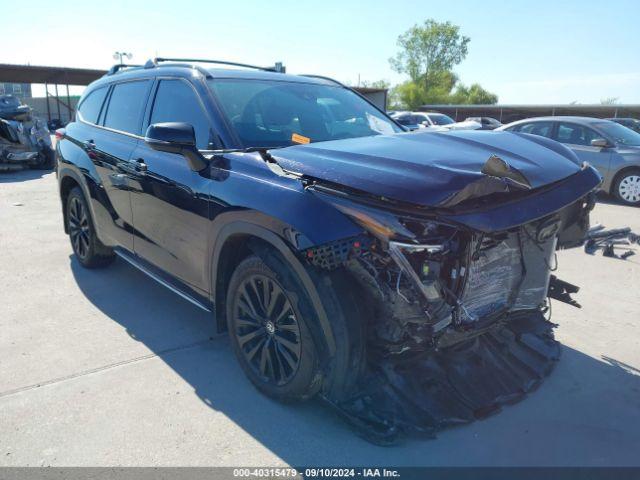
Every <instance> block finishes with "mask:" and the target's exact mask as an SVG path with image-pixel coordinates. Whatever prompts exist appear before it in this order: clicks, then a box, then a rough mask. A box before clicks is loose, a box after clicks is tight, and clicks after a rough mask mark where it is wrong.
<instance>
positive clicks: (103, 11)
mask: <svg viewBox="0 0 640 480" xmlns="http://www.w3.org/2000/svg"><path fill="white" fill-rule="evenodd" d="M11 11H12V17H13V18H14V19H15V21H7V20H8V19H7V18H5V19H4V21H3V38H4V39H5V42H4V45H5V48H3V49H2V50H1V51H0V63H31V64H38V65H65V66H72V67H82V66H87V67H95V68H107V67H108V66H110V65H111V64H112V63H113V59H112V54H113V52H114V51H116V50H126V51H131V52H132V53H133V54H134V58H133V59H132V61H133V62H136V61H137V62H144V61H145V60H146V59H147V58H149V57H152V56H155V55H156V54H157V55H160V56H189V57H205V58H217V59H226V60H236V61H240V62H247V63H256V64H261V65H262V64H272V63H273V62H275V61H278V60H280V61H283V62H284V63H285V65H286V66H287V69H288V72H290V73H315V74H323V75H328V76H332V77H334V78H337V79H338V80H341V81H343V82H347V83H350V84H356V83H357V81H358V78H360V79H361V80H369V81H373V80H378V79H385V80H388V81H390V82H392V83H397V82H400V81H402V80H403V77H402V76H400V75H398V74H396V73H395V72H393V71H392V70H391V69H390V68H389V62H388V59H389V57H391V56H393V55H394V53H395V52H396V51H397V47H396V39H397V37H398V35H400V34H401V33H403V32H404V31H405V30H407V29H408V28H410V27H411V26H412V25H414V24H415V23H417V22H421V21H422V20H424V19H426V18H434V19H436V20H439V21H444V20H449V21H451V22H453V23H454V24H456V25H459V26H460V27H461V30H462V32H463V33H464V34H465V35H467V36H469V37H471V43H470V48H469V55H468V56H467V58H466V59H465V60H464V62H463V63H461V64H460V65H459V66H458V67H456V69H455V70H456V72H457V73H458V74H459V76H460V78H461V80H462V81H463V82H464V83H473V82H478V83H480V84H481V85H482V86H484V87H485V88H487V89H489V90H491V91H493V92H495V93H497V94H498V96H499V98H500V103H569V102H572V101H577V102H579V103H599V102H600V100H601V99H603V98H606V97H618V98H619V101H620V102H622V103H640V52H639V51H638V41H637V40H638V27H639V25H640V1H638V0H609V1H607V2H604V1H594V0H590V1H589V0H582V1H561V0H556V1H547V0H534V1H531V0H529V1H516V0H512V1H509V2H507V1H494V0H483V1H478V0H475V1H467V0H454V1H450V0H440V1H437V2H436V1H381V0H380V1H377V0H368V1H348V0H341V1H335V0H322V1H316V2H305V1H302V0H299V1H277V0H272V1H245V0H226V1H223V2H217V1H191V2H189V1H186V0H183V1H178V0H172V1H162V0H156V1H153V2H134V1H132V0H131V1H108V0H105V1H103V2H92V1H89V0H85V1H77V2H76V1H64V0H58V1H56V2H53V3H52V2H51V1H50V0H49V1H46V2H41V1H39V0H30V1H28V2H12V3H11ZM5 12H6V9H5ZM6 39H11V40H9V41H8V42H7V40H6ZM11 44H13V47H14V48H12V49H9V48H6V46H7V45H11Z"/></svg>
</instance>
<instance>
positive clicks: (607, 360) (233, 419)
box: [0, 171, 640, 466]
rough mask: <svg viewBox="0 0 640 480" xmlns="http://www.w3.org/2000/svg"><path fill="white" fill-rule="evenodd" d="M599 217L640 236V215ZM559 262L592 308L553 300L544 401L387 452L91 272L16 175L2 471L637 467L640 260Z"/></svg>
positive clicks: (201, 319)
mask: <svg viewBox="0 0 640 480" xmlns="http://www.w3.org/2000/svg"><path fill="white" fill-rule="evenodd" d="M592 218H593V220H594V221H595V222H598V221H599V222H602V223H603V224H605V225H606V226H607V227H609V228H612V227H618V226H625V225H629V226H631V227H632V228H633V229H634V230H635V231H636V232H640V209H637V208H629V207H623V206H619V205H615V204H612V203H608V202H607V201H604V202H602V203H599V204H598V206H597V207H596V210H595V212H594V215H593V217H592ZM558 257H559V264H560V266H559V273H558V275H559V277H560V278H562V279H564V280H567V281H569V282H572V283H576V284H578V285H580V286H581V287H582V290H581V292H580V293H579V294H578V296H577V298H578V301H580V302H581V303H582V304H583V308H582V309H581V310H578V309H575V308H573V307H569V306H567V305H564V304H559V303H558V302H554V305H553V309H554V312H553V315H554V321H556V322H557V323H559V324H560V327H559V328H558V329H557V337H558V339H559V340H560V341H561V342H562V343H563V345H564V346H563V357H562V359H561V361H560V362H559V364H558V366H557V368H556V370H555V371H554V372H553V373H552V374H551V376H550V377H549V378H548V379H547V380H546V381H545V382H544V383H543V385H542V386H541V387H540V389H539V390H538V391H536V392H534V393H533V394H532V395H530V396H529V397H528V398H527V399H525V400H524V401H523V402H520V403H518V404H516V405H514V406H510V407H508V408H505V409H504V411H503V412H501V413H500V414H498V415H495V416H493V417H490V418H488V419H486V420H483V421H479V422H476V423H474V424H471V425H467V426H463V427H459V428H455V429H451V430H448V431H445V432H442V433H440V434H439V435H438V438H437V439H436V440H426V439H422V438H410V439H407V440H406V441H405V442H404V443H402V444H401V445H398V446H395V447H391V448H382V447H377V446H374V445H371V444H369V443H367V442H365V441H363V440H361V439H360V438H359V437H357V436H356V435H354V434H353V433H352V432H351V431H350V430H349V428H348V427H347V426H346V425H345V424H344V423H343V422H342V421H341V420H339V419H337V418H336V417H335V416H334V415H333V414H332V413H331V412H330V411H329V410H327V409H326V408H324V407H323V406H322V405H320V404H318V403H316V402H311V403H307V404H303V405H281V404H278V403H276V402H273V401H271V400H269V399H267V398H265V397H264V396H262V395H261V394H259V393H258V392H257V391H256V390H255V389H253V387H252V386H251V385H250V384H249V382H248V381H247V380H246V379H245V377H244V375H243V374H242V372H241V370H240V368H239V367H238V365H237V364H236V361H235V358H234V357H233V354H232V352H231V350H230V348H229V345H228V341H227V339H226V338H225V337H224V336H221V337H219V336H215V334H214V326H213V322H212V321H211V319H210V318H209V317H208V316H207V315H206V314H205V313H203V312H202V311H200V310H198V309H197V308H196V307H194V306H192V305H191V304H189V303H188V302H186V301H184V300H182V299H180V298H179V297H177V296H175V295H174V294H172V293H171V292H169V291H168V290H166V289H164V288H163V287H161V286H159V285H157V284H156V283H155V282H153V281H152V280H150V279H148V278H147V277H145V276H144V275H143V274H142V273H140V272H138V271H137V270H135V269H134V268H133V267H131V266H129V265H127V264H126V263H124V262H122V261H120V260H117V261H116V262H115V264H114V265H113V266H111V267H110V268H108V269H106V270H95V271H90V270H85V269H83V268H81V267H80V265H79V264H78V263H77V262H76V261H75V259H74V258H73V256H72V255H71V247H70V245H69V241H68V238H67V237H66V236H65V235H64V232H63V230H62V215H61V211H60V206H59V200H58V197H57V192H56V181H55V175H54V174H52V173H48V172H46V173H45V172H37V171H24V172H16V173H12V174H7V175H2V176H0V332H1V333H0V465H55V466H80V465H85V466H90V465H100V466H102V465H104V466H112V465H130V466H138V465H140V466H168V465H172V466H183V465H213V466H223V465H224V466H247V465H253V466H276V465H285V464H290V465H303V464H306V465H314V466H316V465H348V464H351V465H372V464H376V465H465V466H467V465H510V466H511V465H514V466H518V465H542V466H551V465H605V466H607V465H640V455H638V452H640V289H639V288H638V287H639V286H640V255H638V256H636V257H632V258H631V259H629V260H627V261H620V260H614V259H609V258H604V257H602V256H601V255H600V254H599V255H597V256H593V257H591V256H587V255H586V254H584V253H583V252H582V250H572V251H566V252H560V254H559V255H558Z"/></svg>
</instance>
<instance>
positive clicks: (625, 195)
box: [613, 169, 640, 206]
mask: <svg viewBox="0 0 640 480" xmlns="http://www.w3.org/2000/svg"><path fill="white" fill-rule="evenodd" d="M613 194H614V195H615V197H616V198H617V199H618V200H619V201H620V202H622V203H624V204H625V205H632V206H638V205H640V169H631V170H627V171H625V172H624V173H622V174H620V175H618V177H617V178H616V181H615V183H614V185H613Z"/></svg>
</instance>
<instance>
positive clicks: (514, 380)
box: [307, 198, 593, 444]
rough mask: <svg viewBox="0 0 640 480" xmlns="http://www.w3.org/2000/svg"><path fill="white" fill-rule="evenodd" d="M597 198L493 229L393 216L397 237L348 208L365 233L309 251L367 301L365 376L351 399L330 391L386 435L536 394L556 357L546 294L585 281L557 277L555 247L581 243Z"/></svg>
mask: <svg viewBox="0 0 640 480" xmlns="http://www.w3.org/2000/svg"><path fill="white" fill-rule="evenodd" d="M592 206H593V204H592V200H589V199H588V198H585V199H581V200H580V201H579V202H576V204H575V205H570V206H568V207H566V208H565V210H567V211H560V212H557V213H556V214H553V215H550V216H547V217H545V218H542V219H539V220H536V221H533V222H531V223H527V224H525V225H521V226H518V227H515V228H512V229H509V230H507V231H501V232H497V233H491V234H487V233H482V232H477V231H472V230H470V229H465V228H460V227H459V226H454V225H452V224H447V223H445V222H441V221H437V220H433V221H432V220H424V219H422V220H421V219H417V218H412V217H411V216H397V217H396V224H395V225H394V227H393V228H394V237H393V238H394V240H390V239H389V236H388V233H389V232H385V231H384V229H383V226H382V225H380V224H378V225H377V226H376V225H375V223H376V222H375V221H373V220H372V218H371V217H368V216H367V215H359V216H357V215H352V218H356V220H357V221H359V222H360V223H361V224H362V225H363V226H366V229H367V230H368V231H369V232H370V234H367V235H363V236H362V237H359V238H354V239H348V240H345V241H344V242H337V243H334V244H331V245H325V246H322V247H319V248H314V249H310V250H309V251H307V260H308V262H309V263H311V264H312V265H314V266H315V267H316V268H320V269H325V270H334V269H339V270H341V271H343V272H344V274H345V275H348V276H349V277H350V278H351V281H352V283H353V284H354V288H356V289H358V292H359V296H361V297H362V298H365V299H366V301H364V302H363V304H364V308H365V309H366V318H367V320H366V331H367V346H366V350H367V368H366V373H365V374H364V375H363V376H362V377H361V378H360V379H359V380H358V382H357V383H356V385H357V386H356V387H355V388H354V389H353V392H352V394H351V395H350V396H348V398H346V399H344V398H342V399H332V398H326V400H328V402H329V403H330V404H331V405H332V406H333V407H334V408H335V409H336V410H337V411H338V412H339V413H340V415H342V416H343V417H344V418H346V419H347V420H348V421H349V422H350V423H351V424H352V425H354V426H355V427H356V428H357V430H358V431H359V432H360V433H361V434H362V435H363V436H365V437H366V438H367V439H369V440H371V441H374V442H376V443H383V444H385V443H393V442H394V441H395V440H396V438H397V436H398V434H400V433H403V432H405V433H406V432H412V431H414V432H415V431H419V432H427V433H430V434H433V433H434V432H435V431H437V430H438V429H441V428H444V427H446V426H449V425H454V424H459V423H464V422H469V421H472V420H474V419H476V418H479V417H482V416H485V415H488V414H490V413H492V412H495V411H497V410H499V409H500V406H501V405H502V404H505V403H508V402H512V401H514V400H516V399H518V398H521V397H522V396H523V395H524V394H525V393H527V392H529V391H531V390H532V389H533V388H534V387H535V386H536V385H538V384H539V382H540V380H541V379H542V378H543V377H544V376H545V375H546V374H548V373H549V372H550V371H551V369H552V367H553V365H554V362H555V361H556V360H557V359H558V358H559V354H560V347H559V344H558V343H557V342H556V341H555V340H554V338H553V333H552V328H553V327H554V325H553V324H552V323H551V322H550V321H549V318H547V317H548V316H550V315H548V316H547V315H546V314H550V309H549V303H548V302H549V300H548V298H549V297H550V296H552V297H553V298H556V299H558V300H560V301H565V302H567V303H570V304H574V305H576V306H577V304H576V303H575V301H574V300H573V299H572V298H571V293H575V292H576V291H577V290H578V288H577V287H575V286H573V285H571V284H568V283H566V282H562V281H561V280H558V279H557V278H556V277H555V276H554V275H552V272H554V271H555V270H556V267H557V260H556V250H557V249H558V248H563V247H567V246H569V247H573V246H577V245H580V244H581V243H582V240H581V239H584V238H585V235H586V232H587V230H588V212H589V210H590V209H591V208H592ZM345 211H346V209H345ZM398 232H399V233H398ZM398 237H401V238H400V239H398Z"/></svg>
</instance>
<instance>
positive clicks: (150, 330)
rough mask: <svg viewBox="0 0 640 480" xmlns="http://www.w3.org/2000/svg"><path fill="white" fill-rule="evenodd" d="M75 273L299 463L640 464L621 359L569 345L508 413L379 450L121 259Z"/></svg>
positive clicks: (96, 299) (133, 329)
mask: <svg viewBox="0 0 640 480" xmlns="http://www.w3.org/2000/svg"><path fill="white" fill-rule="evenodd" d="M70 267H71V270H72V272H73V275H74V277H75V280H76V282H77V283H78V285H79V287H80V288H81V290H82V292H83V293H84V295H86V297H87V298H88V299H89V300H90V301H91V302H92V303H93V304H94V305H95V306H96V307H97V308H98V309H100V310H101V311H102V312H103V313H104V314H105V315H106V316H108V317H109V318H111V319H112V320H113V321H115V322H117V323H119V324H120V325H122V326H123V327H124V328H126V330H127V332H128V333H129V335H131V337H132V338H134V339H136V340H137V341H140V342H142V343H144V344H145V345H146V346H147V347H148V348H149V349H150V350H152V351H153V352H155V353H157V354H158V355H159V357H160V358H161V359H162V361H164V362H165V363H166V364H167V365H168V366H169V367H171V368H172V369H173V370H174V371H175V372H176V373H177V374H179V375H180V376H181V377H182V378H183V379H184V381H185V382H187V383H188V384H189V385H190V386H191V388H192V389H193V391H194V393H195V394H196V395H197V396H198V397H199V398H200V399H201V400H202V401H203V402H204V403H205V404H206V405H208V406H209V407H210V408H212V409H213V410H215V411H219V412H222V413H223V414H224V415H225V416H226V417H228V418H229V419H231V420H232V421H233V422H235V423H236V424H237V425H238V426H239V427H240V428H242V429H243V430H245V431H246V432H247V433H249V434H250V435H252V436H253V437H254V438H255V439H256V440H258V441H259V442H261V443H262V444H263V445H264V446H265V447H266V448H268V449H270V450H271V451H272V452H273V453H274V454H275V455H277V456H278V457H280V458H281V459H282V460H284V461H285V462H287V463H289V464H291V465H296V466H301V465H305V464H306V465H309V464H310V465H316V466H317V465H398V466H399V465H537V466H545V465H549V466H551V465H579V466H588V465H640V457H638V456H637V452H638V451H640V401H639V399H640V376H639V375H638V371H637V370H636V369H635V368H634V367H631V366H629V365H625V364H623V363H621V362H618V361H616V360H614V359H611V358H606V359H605V361H600V360H597V359H594V358H592V357H590V356H587V355H585V354H583V353H581V352H579V351H576V350H573V349H571V348H567V347H564V348H563V357H562V359H561V360H560V362H559V364H558V366H557V367H556V370H555V371H554V372H553V373H552V374H551V376H550V377H549V378H548V379H546V381H545V382H544V383H543V384H542V386H541V387H540V388H539V389H538V391H536V392H533V393H532V394H531V395H530V396H529V397H528V398H526V399H525V400H524V401H522V402H520V403H518V404H516V405H513V406H510V407H507V408H505V409H504V410H503V411H502V412H501V413H500V414H498V415H495V416H493V417H491V418H489V419H486V420H483V421H479V422H475V423H473V424H471V425H466V426H462V427H459V428H455V429H451V430H447V431H445V432H442V433H440V434H439V436H438V438H437V439H436V440H427V439H424V440H423V439H421V438H410V439H407V440H406V441H405V442H404V443H402V444H401V445H398V446H395V447H390V448H389V447H387V448H384V447H378V446H374V445H371V444H369V443H367V442H365V441H364V440H362V439H360V438H358V437H357V436H356V435H355V434H354V433H353V432H351V431H350V429H349V427H348V426H347V425H346V424H345V423H343V422H342V421H341V420H339V419H338V418H337V417H336V416H335V415H334V414H333V413H332V412H331V411H329V410H328V409H327V408H325V407H324V406H322V405H320V403H319V402H315V401H312V402H309V403H306V404H297V405H282V404H279V403H277V402H273V401H271V400H269V399H268V398H266V397H264V396H263V395H261V394H259V393H258V392H257V391H256V390H255V389H254V388H253V387H252V386H251V385H250V383H249V381H248V380H247V379H246V378H245V377H244V375H243V373H242V371H241V369H240V368H239V366H238V365H237V363H236V360H235V358H234V356H233V353H232V351H231V349H230V348H229V345H228V342H227V339H226V337H225V336H216V335H215V333H214V322H213V321H212V318H210V316H209V315H208V314H205V313H204V312H202V311H200V310H198V309H197V308H196V307H194V306H192V305H191V304H189V303H187V302H185V301H183V300H181V299H180V298H178V297H177V296H174V295H173V294H172V293H170V292H169V291H167V290H165V289H164V288H163V287H161V286H159V285H157V284H155V283H154V282H153V281H152V280H150V279H148V278H147V277H146V276H145V275H143V274H142V273H140V272H138V271H137V270H135V269H134V268H133V267H131V266H129V265H128V264H125V262H122V261H120V260H117V261H116V262H115V264H114V265H112V266H111V267H110V268H108V269H106V270H102V271H97V270H86V269H83V268H82V267H81V266H80V265H79V264H78V263H77V261H76V260H75V259H74V258H73V257H70ZM211 434H212V435H215V434H216V432H215V431H212V432H211Z"/></svg>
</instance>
